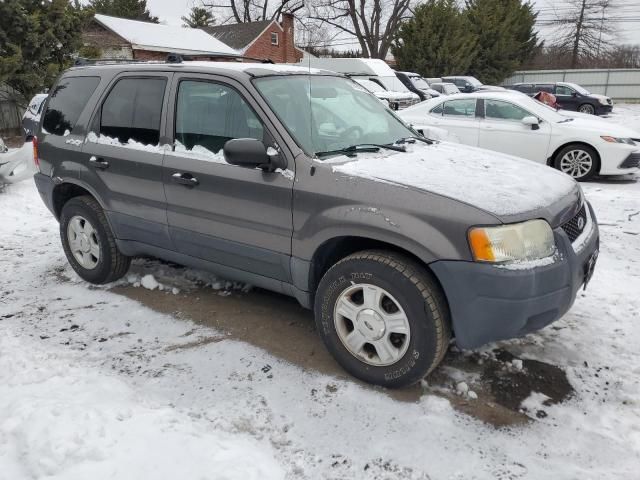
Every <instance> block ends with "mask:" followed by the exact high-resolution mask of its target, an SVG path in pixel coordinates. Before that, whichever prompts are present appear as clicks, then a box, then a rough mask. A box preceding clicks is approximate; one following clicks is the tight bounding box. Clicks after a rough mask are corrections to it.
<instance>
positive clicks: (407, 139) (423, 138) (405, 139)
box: [396, 137, 433, 145]
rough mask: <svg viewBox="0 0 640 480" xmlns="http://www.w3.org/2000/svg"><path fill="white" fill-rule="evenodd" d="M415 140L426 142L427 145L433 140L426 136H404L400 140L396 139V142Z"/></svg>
mask: <svg viewBox="0 0 640 480" xmlns="http://www.w3.org/2000/svg"><path fill="white" fill-rule="evenodd" d="M416 140H418V141H420V142H423V143H426V144H427V145H432V144H433V140H431V139H430V138H426V137H404V138H401V139H400V140H398V141H397V142H396V143H398V144H400V145H402V144H403V143H414V142H415V141H416Z"/></svg>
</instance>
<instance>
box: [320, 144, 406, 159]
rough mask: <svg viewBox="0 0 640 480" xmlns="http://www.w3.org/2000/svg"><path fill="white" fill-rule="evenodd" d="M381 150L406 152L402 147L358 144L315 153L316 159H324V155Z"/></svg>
mask: <svg viewBox="0 0 640 480" xmlns="http://www.w3.org/2000/svg"><path fill="white" fill-rule="evenodd" d="M381 148H386V149H387V150H393V151H395V152H406V151H407V150H406V149H405V148H404V147H401V146H398V145H393V144H390V143H387V144H382V143H359V144H357V145H350V146H348V147H345V148H339V149H337V150H327V151H326V152H316V155H317V156H318V157H324V156H326V155H337V154H340V153H346V154H355V153H362V152H379V151H380V149H381Z"/></svg>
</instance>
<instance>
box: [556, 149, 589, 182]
mask: <svg viewBox="0 0 640 480" xmlns="http://www.w3.org/2000/svg"><path fill="white" fill-rule="evenodd" d="M554 166H555V168H557V169H558V170H560V171H561V172H563V173H566V174H567V175H570V176H571V177H573V178H574V179H575V180H578V181H583V180H589V179H591V178H593V176H594V175H597V173H598V171H599V170H600V159H599V157H598V153H597V152H596V151H595V150H594V149H593V148H591V147H589V146H587V145H582V144H573V145H567V146H566V147H564V148H562V149H561V150H560V151H559V152H558V153H557V154H556V156H555V158H554Z"/></svg>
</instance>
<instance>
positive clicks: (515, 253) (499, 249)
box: [469, 220, 556, 263]
mask: <svg viewBox="0 0 640 480" xmlns="http://www.w3.org/2000/svg"><path fill="white" fill-rule="evenodd" d="M469 246H470V247H471V253H472V254H473V258H474V260H475V261H477V262H493V263H507V262H519V261H528V260H536V259H539V258H545V257H549V256H551V255H553V254H554V253H555V251H556V243H555V241H554V239H553V231H552V230H551V226H550V225H549V224H548V223H547V222H546V221H544V220H529V221H528V222H523V223H514V224H511V225H501V226H499V227H475V228H472V229H471V230H469Z"/></svg>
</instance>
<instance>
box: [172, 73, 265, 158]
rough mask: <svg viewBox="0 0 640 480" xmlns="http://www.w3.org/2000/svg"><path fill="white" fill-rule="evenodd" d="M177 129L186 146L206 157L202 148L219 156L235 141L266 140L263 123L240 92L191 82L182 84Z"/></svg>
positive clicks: (204, 83)
mask: <svg viewBox="0 0 640 480" xmlns="http://www.w3.org/2000/svg"><path fill="white" fill-rule="evenodd" d="M175 130H176V131H175V138H176V142H179V144H181V146H182V147H184V148H186V149H187V150H193V151H195V152H199V153H205V154H206V152H204V151H203V150H202V148H204V149H206V150H208V151H209V152H210V153H214V154H215V153H218V152H219V151H220V150H222V147H224V144H225V143H226V142H227V141H228V140H231V139H233V138H254V139H256V140H263V137H264V128H263V126H262V123H261V122H260V120H259V119H258V117H257V116H256V114H255V113H254V112H253V110H252V109H251V107H249V105H247V103H246V102H245V101H244V99H243V98H242V97H241V96H240V94H239V93H238V92H237V91H236V90H234V89H233V88H231V87H228V86H226V85H222V84H218V83H209V82H200V81H191V80H188V81H183V82H181V83H180V88H179V90H178V102H177V106H176V127H175ZM176 147H177V148H176V150H181V148H180V145H176ZM195 147H197V148H195Z"/></svg>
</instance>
